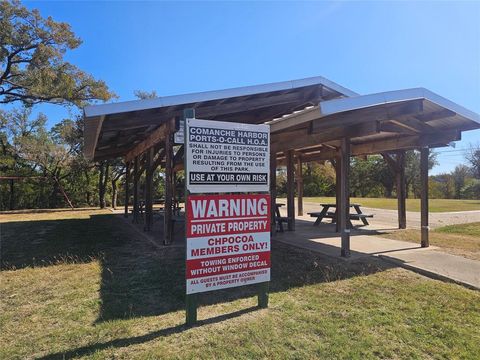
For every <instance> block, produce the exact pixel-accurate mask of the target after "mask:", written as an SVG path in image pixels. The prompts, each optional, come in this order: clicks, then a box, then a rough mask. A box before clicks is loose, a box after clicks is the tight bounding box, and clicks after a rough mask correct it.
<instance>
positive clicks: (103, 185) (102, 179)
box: [98, 161, 109, 209]
mask: <svg viewBox="0 0 480 360" xmlns="http://www.w3.org/2000/svg"><path fill="white" fill-rule="evenodd" d="M108 168H109V163H108V162H107V161H102V162H101V163H100V176H99V179H98V197H99V199H98V200H99V203H100V208H101V209H104V208H105V207H106V206H107V202H106V200H105V195H106V193H107V184H108Z"/></svg>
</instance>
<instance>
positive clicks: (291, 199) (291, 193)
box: [286, 150, 295, 231]
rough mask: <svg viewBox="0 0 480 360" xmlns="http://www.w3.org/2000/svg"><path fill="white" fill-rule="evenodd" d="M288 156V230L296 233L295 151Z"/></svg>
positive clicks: (289, 152) (291, 151)
mask: <svg viewBox="0 0 480 360" xmlns="http://www.w3.org/2000/svg"><path fill="white" fill-rule="evenodd" d="M286 155H287V214H288V215H287V216H288V230H289V231H295V170H294V161H293V160H294V159H293V150H288V151H287V154H286Z"/></svg>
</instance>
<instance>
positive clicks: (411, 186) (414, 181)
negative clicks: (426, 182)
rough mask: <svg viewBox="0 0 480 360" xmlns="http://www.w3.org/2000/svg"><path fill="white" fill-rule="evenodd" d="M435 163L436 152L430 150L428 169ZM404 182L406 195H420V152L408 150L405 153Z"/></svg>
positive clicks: (416, 196) (417, 196)
mask: <svg viewBox="0 0 480 360" xmlns="http://www.w3.org/2000/svg"><path fill="white" fill-rule="evenodd" d="M436 164H437V154H436V153H435V152H433V151H430V153H429V158H428V169H432V168H433V167H434V166H435V165H436ZM405 183H406V187H407V197H408V195H409V194H412V195H413V196H414V197H415V198H419V197H420V195H421V186H420V152H419V151H416V150H410V151H407V152H406V153H405Z"/></svg>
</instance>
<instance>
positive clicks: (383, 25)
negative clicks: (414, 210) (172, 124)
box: [25, 1, 480, 173]
mask: <svg viewBox="0 0 480 360" xmlns="http://www.w3.org/2000/svg"><path fill="white" fill-rule="evenodd" d="M25 4H26V5H27V6H28V7H29V8H37V9H39V10H40V11H41V13H42V15H44V16H48V15H50V16H52V17H53V18H54V19H55V20H57V21H66V22H68V23H70V24H71V25H72V28H73V30H74V32H75V33H76V34H77V35H78V36H79V37H81V38H82V40H83V42H84V43H83V44H82V46H81V47H80V48H79V49H76V50H75V51H72V52H70V53H69V54H68V56H67V58H68V60H69V61H71V62H73V63H74V64H76V65H77V66H79V67H80V68H82V69H83V70H85V71H88V72H90V73H92V74H93V75H94V76H95V77H97V78H100V79H102V80H105V81H106V82H107V84H108V85H109V86H110V88H111V89H112V90H113V91H114V92H115V93H116V94H117V95H118V96H119V100H121V101H123V100H131V99H133V98H134V96H133V91H134V90H137V89H142V90H149V91H150V90H156V91H157V94H158V95H160V96H163V95H173V94H182V93H188V92H196V91H205V90H215V89H224V88H229V87H237V86H244V85H253V84H261V83H267V82H274V81H282V80H291V79H297V78H303V77H309V76H316V75H321V76H324V77H326V78H328V79H330V80H332V81H335V82H337V83H339V84H341V85H343V86H345V87H348V88H350V89H352V90H354V91H356V92H358V93H360V94H367V93H372V92H381V91H386V90H395V89H402V88H410V87H426V88H428V89H429V90H431V91H434V92H436V93H438V94H440V95H442V96H444V97H446V98H448V99H450V100H452V101H455V102H457V103H458V104H460V105H463V106H465V107H466V108H468V109H470V110H473V111H476V112H477V113H480V2H458V1H455V2H454V1H452V2H424V1H422V2H395V3H393V2H26V3H25ZM39 110H41V111H43V112H45V113H47V115H49V118H50V125H51V124H53V123H55V122H57V121H59V120H61V119H62V118H63V117H65V116H67V115H66V113H65V110H64V109H62V108H58V107H54V106H42V107H40V108H39ZM479 138H480V130H476V131H471V132H467V133H464V136H463V140H462V141H461V142H458V143H457V146H456V148H455V149H452V148H444V149H439V152H440V154H439V158H438V159H439V162H440V165H439V166H437V167H436V168H434V170H433V171H432V173H439V172H443V171H450V170H452V169H453V168H454V167H455V165H456V164H459V163H461V162H462V160H463V152H462V151H461V150H460V151H459V149H464V148H468V147H469V144H471V143H477V142H478V141H480V139H479ZM452 150H453V151H452Z"/></svg>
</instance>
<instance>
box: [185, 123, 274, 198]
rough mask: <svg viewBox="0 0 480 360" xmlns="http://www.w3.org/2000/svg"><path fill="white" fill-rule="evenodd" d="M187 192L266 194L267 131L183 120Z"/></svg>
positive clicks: (268, 140) (246, 125)
mask: <svg viewBox="0 0 480 360" xmlns="http://www.w3.org/2000/svg"><path fill="white" fill-rule="evenodd" d="M186 133H187V144H186V148H187V149H186V151H187V154H186V155H187V157H186V158H187V189H188V190H189V191H190V192H192V193H212V192H267V191H269V161H270V157H269V155H270V127H269V126H268V125H249V124H240V123H229V122H222V121H211V120H199V119H187V127H186Z"/></svg>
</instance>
